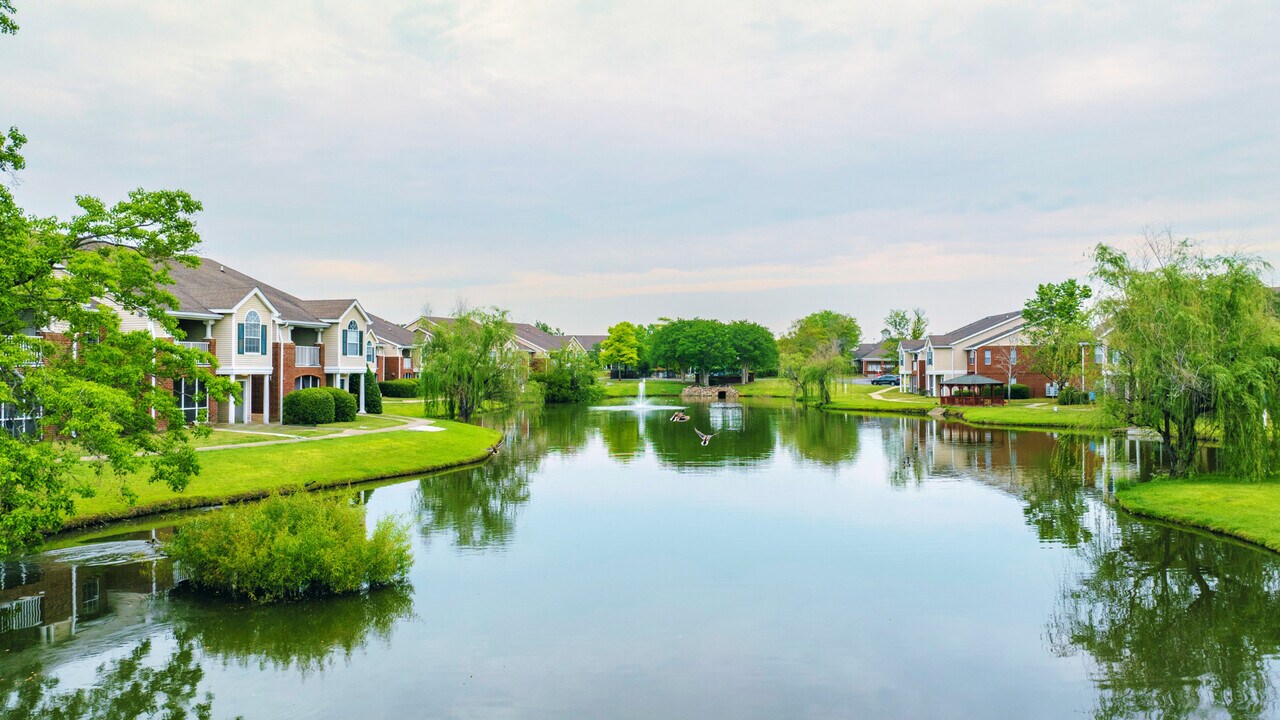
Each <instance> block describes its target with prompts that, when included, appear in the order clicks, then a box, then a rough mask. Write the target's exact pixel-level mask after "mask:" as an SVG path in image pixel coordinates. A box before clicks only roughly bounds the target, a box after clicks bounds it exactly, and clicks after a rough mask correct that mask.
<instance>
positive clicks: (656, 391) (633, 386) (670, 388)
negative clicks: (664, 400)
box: [600, 378, 689, 398]
mask: <svg viewBox="0 0 1280 720" xmlns="http://www.w3.org/2000/svg"><path fill="white" fill-rule="evenodd" d="M688 384H689V383H686V382H683V381H681V380H646V381H645V383H644V394H645V396H646V397H678V396H679V395H680V391H681V390H683V389H685V387H686V386H688ZM600 387H602V388H604V396H605V397H611V398H619V397H636V396H637V395H639V394H640V381H639V380H609V379H608V378H601V379H600Z"/></svg>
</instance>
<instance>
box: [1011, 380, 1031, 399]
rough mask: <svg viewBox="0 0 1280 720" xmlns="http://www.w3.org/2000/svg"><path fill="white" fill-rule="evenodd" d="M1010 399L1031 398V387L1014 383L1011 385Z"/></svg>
mask: <svg viewBox="0 0 1280 720" xmlns="http://www.w3.org/2000/svg"><path fill="white" fill-rule="evenodd" d="M1009 399H1010V400H1030V399H1031V387H1030V386H1028V385H1023V384H1022V383H1014V384H1012V385H1010V386H1009Z"/></svg>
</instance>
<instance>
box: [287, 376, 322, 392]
mask: <svg viewBox="0 0 1280 720" xmlns="http://www.w3.org/2000/svg"><path fill="white" fill-rule="evenodd" d="M313 387H320V378H318V377H316V376H315V375H302V376H300V377H299V378H298V379H297V380H294V381H293V389H294V390H306V389H307V388H313Z"/></svg>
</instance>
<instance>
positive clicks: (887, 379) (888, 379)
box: [871, 375, 899, 385]
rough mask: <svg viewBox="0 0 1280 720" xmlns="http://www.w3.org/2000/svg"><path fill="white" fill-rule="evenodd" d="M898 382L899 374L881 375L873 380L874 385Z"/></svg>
mask: <svg viewBox="0 0 1280 720" xmlns="http://www.w3.org/2000/svg"><path fill="white" fill-rule="evenodd" d="M898 382H899V381H898V376H897V375H881V376H880V377H878V378H875V379H874V380H872V381H871V384H872V385H897V384H898Z"/></svg>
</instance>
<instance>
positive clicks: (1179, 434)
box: [1094, 233, 1280, 478]
mask: <svg viewBox="0 0 1280 720" xmlns="http://www.w3.org/2000/svg"><path fill="white" fill-rule="evenodd" d="M1147 248H1148V256H1147V257H1145V258H1143V259H1140V260H1138V261H1134V260H1132V259H1130V258H1129V256H1128V255H1127V254H1125V253H1124V252H1122V251H1120V250H1117V249H1115V248H1112V247H1109V246H1107V245H1099V246H1098V247H1097V249H1096V250H1095V253H1094V257H1095V262H1096V266H1095V269H1094V275H1095V277H1097V279H1098V280H1099V281H1100V282H1101V284H1102V297H1101V300H1100V301H1099V310H1100V313H1101V315H1102V317H1103V321H1104V322H1105V323H1106V324H1107V325H1108V326H1109V327H1110V334H1109V335H1108V336H1107V343H1108V345H1109V346H1110V347H1111V349H1112V350H1114V351H1115V352H1116V353H1117V354H1118V356H1119V362H1118V363H1116V364H1115V366H1114V370H1113V372H1112V374H1111V375H1110V376H1109V377H1108V383H1107V385H1108V392H1106V393H1105V394H1104V397H1105V398H1106V399H1107V403H1108V405H1109V406H1110V407H1111V408H1112V409H1113V410H1114V411H1116V412H1118V413H1121V414H1123V415H1124V416H1125V417H1126V418H1127V419H1128V421H1129V422H1131V423H1133V424H1135V425H1138V426H1141V427H1147V428H1151V429H1154V430H1155V431H1156V432H1158V433H1159V434H1160V437H1161V438H1162V439H1163V440H1164V443H1165V447H1167V448H1168V449H1169V451H1170V472H1171V474H1173V475H1186V474H1187V473H1189V472H1192V471H1194V469H1195V463H1196V459H1197V454H1198V450H1199V448H1200V438H1201V437H1202V435H1205V434H1209V433H1213V434H1216V435H1218V436H1219V437H1220V438H1221V447H1220V451H1219V455H1218V457H1219V462H1220V465H1221V467H1222V469H1223V470H1225V471H1226V472H1229V473H1231V474H1233V475H1237V476H1241V477H1251V478H1261V477H1264V476H1267V475H1270V474H1272V473H1274V472H1275V470H1274V468H1275V467H1276V463H1277V461H1280V429H1277V425H1276V423H1275V421H1274V420H1275V418H1276V417H1280V320H1278V319H1277V316H1276V313H1275V309H1274V306H1273V303H1272V295H1273V291H1272V290H1271V288H1269V287H1267V285H1266V284H1265V283H1263V281H1262V280H1261V278H1260V277H1259V274H1260V272H1261V271H1262V269H1263V268H1264V267H1265V265H1264V264H1263V263H1261V261H1259V260H1258V259H1256V258H1253V257H1249V256H1244V255H1238V254H1233V255H1220V256H1207V255H1204V254H1202V253H1201V252H1200V251H1199V250H1198V249H1197V247H1196V246H1195V245H1193V244H1192V243H1191V242H1190V241H1187V240H1182V241H1175V240H1173V239H1172V238H1171V237H1170V236H1169V235H1168V234H1167V233H1166V234H1165V235H1163V236H1154V237H1148V244H1147ZM1269 419H1270V422H1269V421H1268V420H1269Z"/></svg>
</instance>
